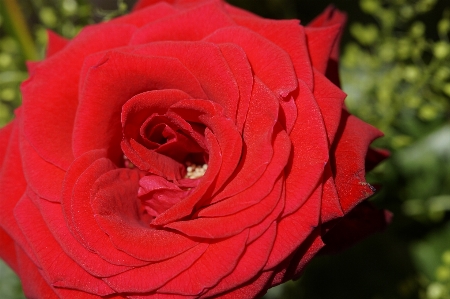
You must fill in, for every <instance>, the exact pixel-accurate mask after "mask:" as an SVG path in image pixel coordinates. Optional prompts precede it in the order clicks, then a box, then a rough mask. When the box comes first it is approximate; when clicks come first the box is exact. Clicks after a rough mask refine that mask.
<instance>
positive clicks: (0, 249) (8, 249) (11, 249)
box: [0, 228, 19, 273]
mask: <svg viewBox="0 0 450 299" xmlns="http://www.w3.org/2000/svg"><path fill="white" fill-rule="evenodd" d="M0 256H1V257H2V260H4V261H5V262H6V264H7V265H8V266H9V267H10V268H11V269H13V270H14V272H16V273H18V272H19V266H18V264H17V255H16V244H15V243H14V240H13V239H12V238H11V237H10V236H9V235H8V234H7V233H6V232H5V231H4V230H3V229H1V228H0Z"/></svg>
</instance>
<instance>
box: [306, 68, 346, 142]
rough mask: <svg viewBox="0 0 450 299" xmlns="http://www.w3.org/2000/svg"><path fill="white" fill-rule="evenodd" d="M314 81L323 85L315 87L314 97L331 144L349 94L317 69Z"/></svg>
mask: <svg viewBox="0 0 450 299" xmlns="http://www.w3.org/2000/svg"><path fill="white" fill-rule="evenodd" d="M314 82H315V84H317V85H318V86H321V88H315V89H314V98H315V99H316V101H317V104H318V105H319V108H320V112H321V113H322V116H323V121H324V123H325V128H326V130H327V136H328V142H329V144H330V145H331V144H332V143H333V140H334V137H335V136H336V132H337V130H338V126H339V123H340V119H341V114H342V109H343V107H344V100H345V97H346V96H347V95H346V94H345V93H344V92H343V91H342V90H341V89H340V88H338V87H337V86H336V85H334V84H333V83H332V82H331V81H329V80H328V79H327V78H326V77H325V76H324V75H323V74H321V73H320V72H318V71H317V70H316V69H314Z"/></svg>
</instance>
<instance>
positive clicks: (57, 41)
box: [45, 30, 69, 58]
mask: <svg viewBox="0 0 450 299" xmlns="http://www.w3.org/2000/svg"><path fill="white" fill-rule="evenodd" d="M47 38H48V43H47V53H46V54H45V57H46V58H49V57H50V56H52V55H54V54H56V53H58V52H59V51H61V50H62V49H63V48H64V47H65V46H66V45H67V44H68V43H69V40H68V39H66V38H64V37H62V36H59V35H58V34H57V33H55V32H53V31H51V30H47Z"/></svg>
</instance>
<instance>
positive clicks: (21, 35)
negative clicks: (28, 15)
mask: <svg viewBox="0 0 450 299" xmlns="http://www.w3.org/2000/svg"><path fill="white" fill-rule="evenodd" d="M0 7H2V8H3V9H2V10H1V11H2V14H3V17H4V19H5V21H6V22H7V23H8V25H9V26H10V29H11V30H12V33H13V35H14V36H15V37H16V38H17V40H18V41H19V44H20V47H21V49H22V53H23V55H24V57H25V59H26V60H38V59H39V56H38V54H37V51H36V46H35V44H34V41H33V38H32V37H31V34H30V31H29V29H28V27H27V24H26V22H25V18H24V16H23V13H22V11H21V9H20V6H19V5H18V4H17V1H16V0H2V1H0Z"/></svg>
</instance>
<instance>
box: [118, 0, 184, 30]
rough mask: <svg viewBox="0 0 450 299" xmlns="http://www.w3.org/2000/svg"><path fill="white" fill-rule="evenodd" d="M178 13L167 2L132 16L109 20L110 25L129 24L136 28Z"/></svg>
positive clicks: (156, 4) (127, 15) (159, 3)
mask: <svg viewBox="0 0 450 299" xmlns="http://www.w3.org/2000/svg"><path fill="white" fill-rule="evenodd" d="M176 13H178V10H177V9H175V8H174V7H173V6H172V5H169V4H168V3H167V2H158V3H155V4H154V5H152V6H150V7H146V8H145V9H140V10H139V11H136V12H134V13H132V14H126V15H123V16H120V17H118V18H115V19H113V20H111V21H110V22H111V23H115V24H130V25H134V26H137V27H142V26H145V25H146V24H149V23H153V22H155V21H156V20H159V19H162V18H165V17H168V16H170V15H174V14H176Z"/></svg>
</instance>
